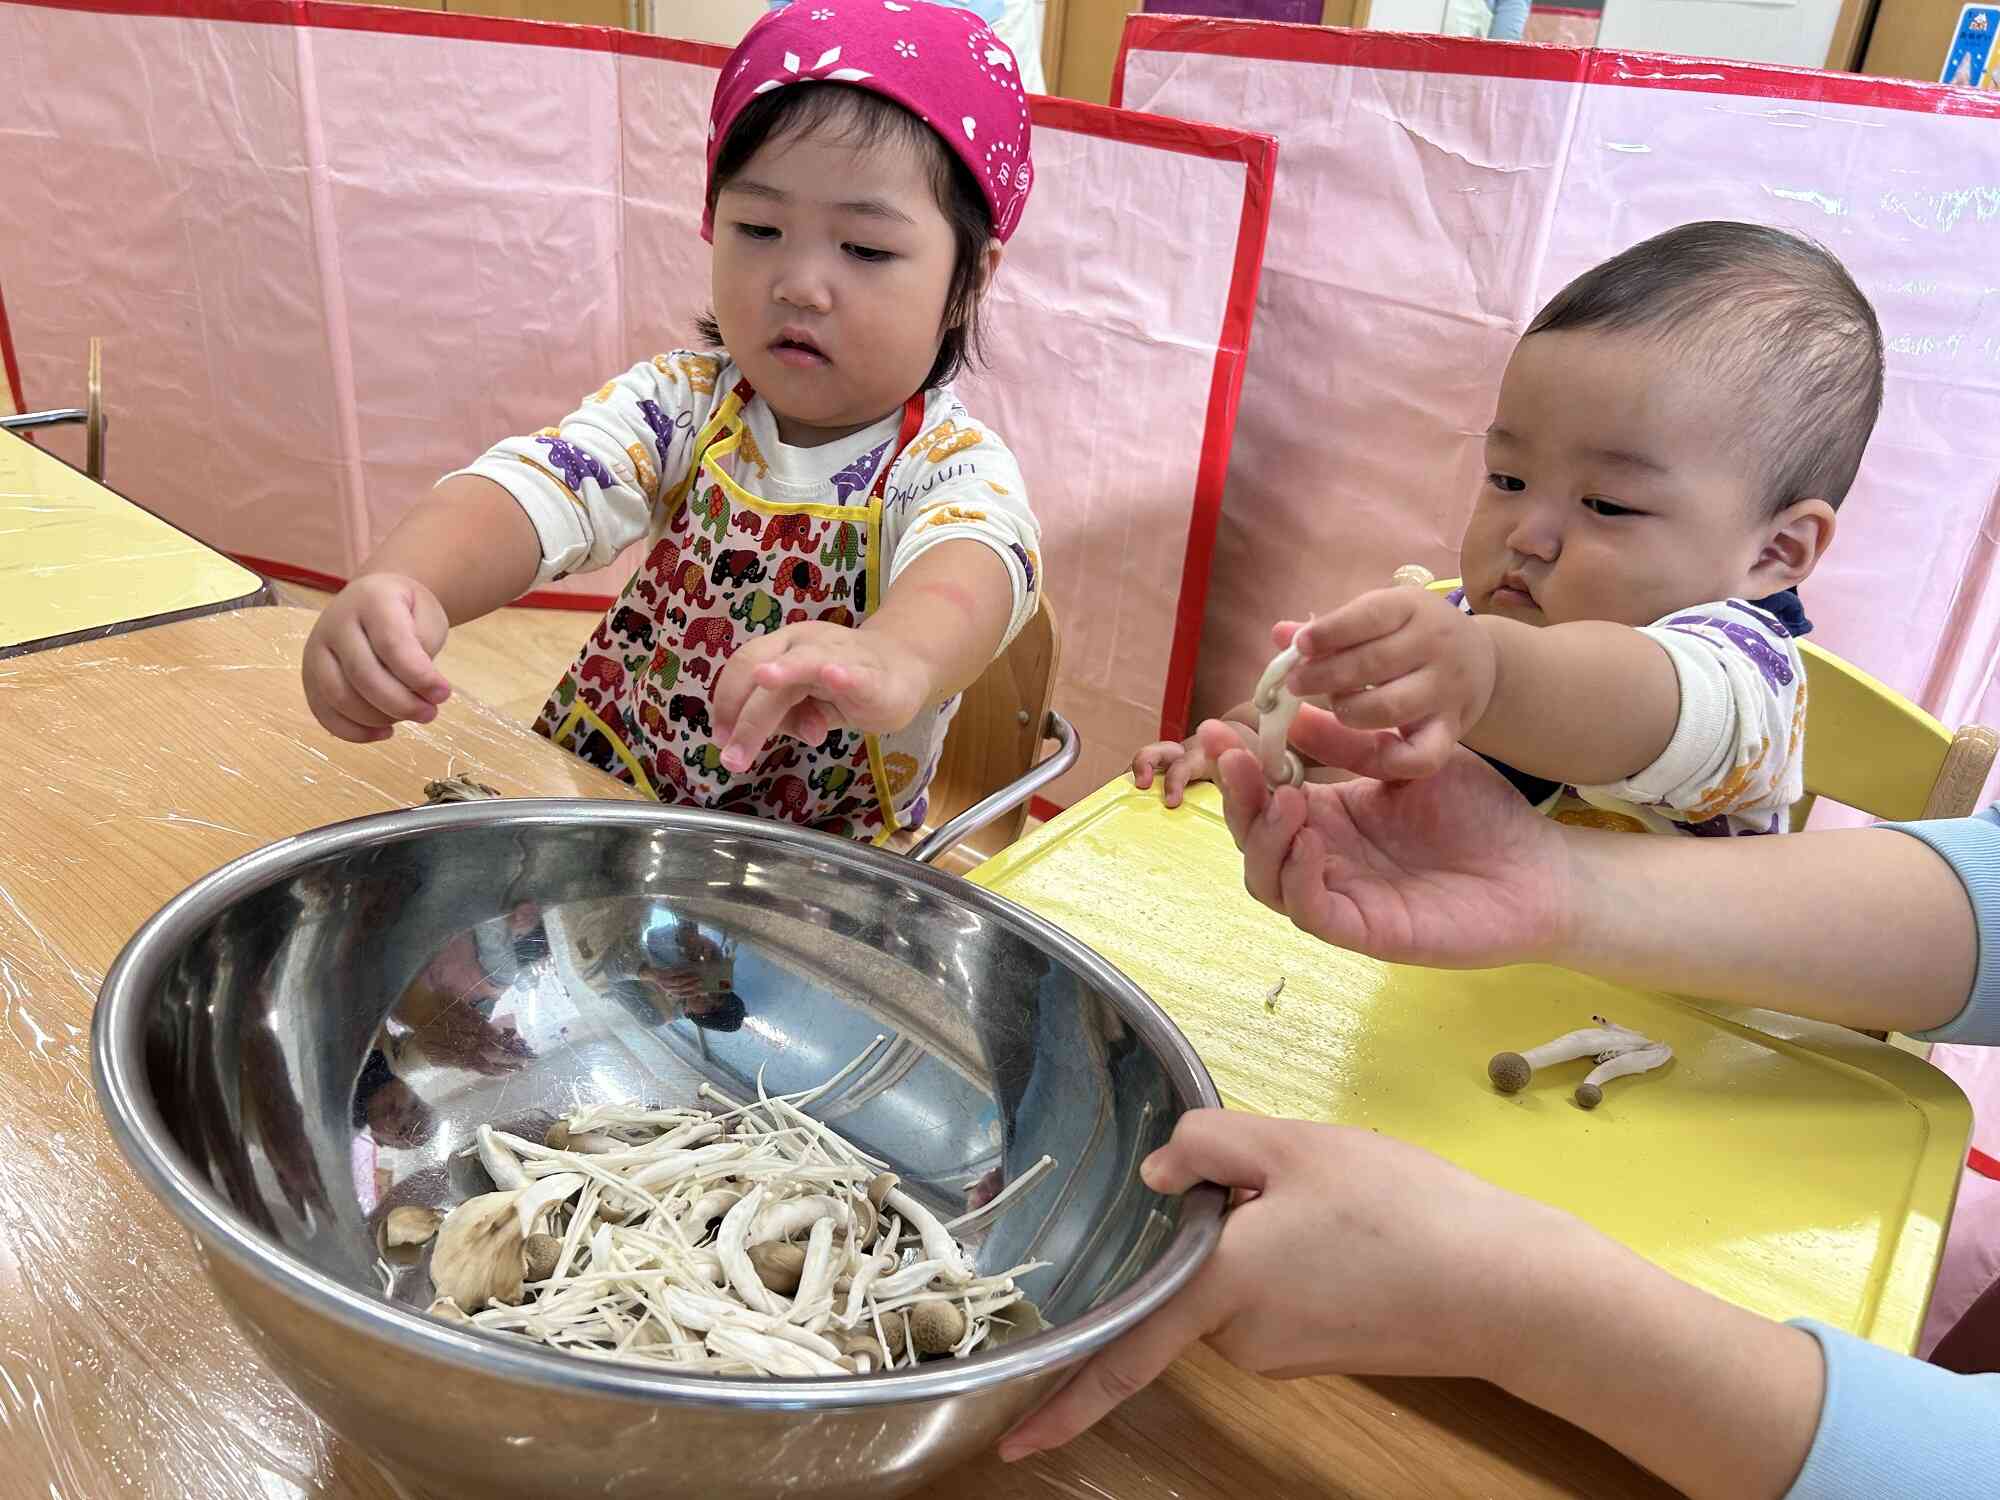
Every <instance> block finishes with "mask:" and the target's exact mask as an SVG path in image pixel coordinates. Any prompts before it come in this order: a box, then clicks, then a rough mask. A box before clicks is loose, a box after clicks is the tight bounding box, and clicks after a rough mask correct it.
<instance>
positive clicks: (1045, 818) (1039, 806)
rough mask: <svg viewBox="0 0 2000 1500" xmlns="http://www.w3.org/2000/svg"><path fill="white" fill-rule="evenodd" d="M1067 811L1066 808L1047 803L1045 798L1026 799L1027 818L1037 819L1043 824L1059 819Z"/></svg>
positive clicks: (1047, 800)
mask: <svg viewBox="0 0 2000 1500" xmlns="http://www.w3.org/2000/svg"><path fill="white" fill-rule="evenodd" d="M1068 811H1069V809H1068V808H1066V807H1057V806H1056V805H1055V803H1053V802H1051V801H1049V799H1048V798H1046V797H1030V798H1029V799H1028V816H1029V817H1031V818H1036V819H1039V820H1040V821H1042V822H1044V823H1047V822H1051V821H1053V820H1054V819H1056V818H1060V817H1061V816H1062V815H1063V814H1064V813H1066V812H1068Z"/></svg>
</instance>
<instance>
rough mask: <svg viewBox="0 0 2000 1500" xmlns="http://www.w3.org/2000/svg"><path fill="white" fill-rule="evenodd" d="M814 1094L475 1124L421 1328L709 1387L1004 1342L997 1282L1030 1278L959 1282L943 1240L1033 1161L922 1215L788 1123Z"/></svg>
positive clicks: (840, 1149) (843, 1370)
mask: <svg viewBox="0 0 2000 1500" xmlns="http://www.w3.org/2000/svg"><path fill="white" fill-rule="evenodd" d="M880 1045H881V1040H880V1039H878V1040H877V1042H876V1043H875V1044H874V1046H871V1047H870V1048H869V1049H868V1051H866V1052H864V1053H863V1054H862V1057H861V1058H859V1059H857V1060H856V1062H855V1063H854V1064H850V1066H849V1067H848V1068H847V1069H843V1070H842V1072H841V1073H840V1074H839V1075H836V1080H835V1081H836V1082H837V1081H838V1079H839V1078H844V1077H846V1076H847V1075H848V1074H849V1073H851V1072H852V1071H853V1070H854V1069H855V1068H856V1067H858V1066H859V1065H860V1064H861V1062H862V1061H865V1059H866V1058H867V1057H868V1056H869V1055H870V1053H872V1052H873V1051H874V1050H875V1047H877V1046H880ZM827 1087H828V1085H821V1086H820V1087H819V1088H817V1089H812V1090H807V1091H804V1092H802V1093H797V1094H791V1095H782V1096H777V1097H772V1096H770V1095H768V1094H766V1093H765V1092H764V1090H763V1088H762V1085H761V1082H760V1085H759V1087H758V1091H757V1098H756V1099H755V1100H754V1101H752V1102H750V1103H746V1104H737V1103H734V1102H733V1101H729V1100H726V1099H724V1098H723V1097H722V1096H721V1095H720V1094H718V1093H716V1092H715V1091H714V1090H712V1089H704V1091H703V1094H702V1097H703V1098H704V1100H707V1101H710V1102H712V1103H714V1104H715V1105H716V1107H715V1108H713V1109H659V1108H654V1107H640V1106H626V1105H595V1106H592V1107H590V1108H588V1109H582V1110H576V1111H573V1112H571V1113H570V1114H569V1115H567V1116H566V1117H564V1118H563V1119H561V1120H558V1121H556V1122H555V1124H553V1125H551V1126H550V1127H549V1128H548V1129H547V1131H546V1132H545V1133H543V1134H542V1137H541V1139H539V1140H537V1139H534V1138H531V1137H528V1136H521V1135H515V1134H513V1133H511V1132H509V1131H506V1130H496V1129H492V1128H490V1127H481V1128H480V1130H479V1131H477V1132H476V1137H475V1144H474V1146H473V1147H472V1151H474V1152H476V1153H477V1155H478V1157H479V1159H480V1162H481V1163H482V1165H484V1166H485V1167H486V1169H487V1172H488V1174H489V1175H490V1176H492V1177H493V1178H494V1182H495V1187H496V1188H497V1189H498V1191H496V1192H492V1193H487V1194H482V1195H480V1196H479V1197H476V1198H473V1199H471V1200H469V1201H468V1202H466V1203H463V1204H460V1205H459V1206H458V1207H457V1208H456V1209H454V1210H452V1213H451V1214H450V1215H448V1216H447V1217H446V1219H445V1221H444V1225H443V1227H442V1228H441V1229H440V1230H439V1232H438V1236H437V1241H438V1242H437V1245H436V1247H435V1248H434V1250H433V1252H432V1265H431V1277H432V1281H433V1284H434V1285H435V1288H436V1293H437V1300H436V1301H435V1302H434V1303H433V1304H432V1312H433V1315H434V1316H437V1317H440V1318H445V1319H448V1320H450V1321H454V1322H463V1321H467V1320H469V1321H470V1322H471V1324H472V1326H474V1327H475V1328H478V1329H481V1330H484V1331H487V1332H493V1333H500V1334H506V1335H513V1336H517V1337H522V1338H526V1339H529V1340H532V1341H534V1342H538V1343H541V1344H544V1345H547V1346H549V1347H553V1348H556V1349H562V1350H567V1351H569V1352H572V1353H576V1354H582V1355H588V1356H590V1357H593V1358H603V1359H621V1360H629V1361H632V1362H635V1363H643V1364H648V1365H654V1366H670V1367H673V1368H676V1369H679V1370H691V1371H700V1372H707V1373H714V1374H724V1375H744V1374H751V1375H769V1376H833V1375H839V1376H847V1375H868V1374H874V1373H878V1372H881V1371H885V1370H889V1369H893V1368H896V1367H897V1366H899V1365H909V1364H914V1363H915V1362H916V1361H917V1360H919V1359H924V1358H945V1357H951V1356H961V1357H962V1356H964V1355H967V1354H970V1353H972V1352H974V1351H975V1350H977V1349H979V1348H980V1347H982V1346H983V1345H984V1344H985V1343H986V1342H987V1341H988V1340H989V1339H992V1338H995V1337H1005V1336H1007V1335H1009V1334H1010V1333H1013V1332H1015V1331H1016V1330H1017V1328H1018V1327H1019V1326H1020V1325H1019V1324H1018V1323H1010V1322H1009V1321H1008V1310H1009V1309H1013V1308H1018V1307H1020V1306H1022V1297H1021V1292H1020V1290H1019V1289H1018V1287H1017V1286H1016V1284H1015V1278H1016V1277H1018V1276H1021V1275H1024V1274H1026V1273H1027V1272H1028V1271H1030V1270H1035V1269H1039V1268H1040V1265H1041V1263H1039V1262H1036V1263H1030V1264H1028V1265H1022V1266H1016V1267H1013V1268H1012V1269H1010V1270H1007V1271H1004V1272H1001V1273H999V1274H997V1275H981V1274H980V1273H979V1272H978V1270H977V1269H976V1267H975V1266H974V1265H973V1262H972V1258H971V1256H970V1254H969V1253H968V1251H967V1248H966V1246H965V1245H964V1244H963V1243H962V1242H961V1241H960V1240H959V1239H958V1238H956V1232H957V1231H960V1230H962V1229H969V1228H970V1227H971V1225H972V1224H973V1223H975V1222H983V1221H984V1220H985V1219H986V1218H989V1217H990V1216H991V1215H992V1213H993V1212H994V1211H995V1210H996V1209H997V1207H998V1205H999V1203H1000V1201H1001V1199H1002V1198H1006V1197H1008V1196H1010V1195H1018V1193H1019V1192H1021V1191H1024V1190H1026V1188H1028V1187H1029V1186H1031V1185H1032V1183H1033V1182H1035V1181H1037V1180H1039V1179H1040V1178H1041V1177H1042V1176H1043V1175H1044V1174H1045V1173H1046V1172H1048V1171H1050V1170H1052V1169H1053V1167H1054V1163H1053V1162H1052V1161H1049V1160H1047V1159H1044V1160H1043V1161H1039V1162H1037V1163H1035V1165H1034V1166H1033V1167H1032V1168H1031V1169H1029V1170H1028V1171H1025V1172H1023V1173H1021V1174H1020V1176H1018V1177H1017V1178H1016V1179H1015V1182H1014V1183H1013V1184H1012V1185H1011V1186H1010V1188H1009V1189H1008V1190H1007V1191H1006V1192H1004V1193H1002V1194H1001V1195H1000V1197H999V1198H996V1199H995V1200H994V1201H993V1202H992V1203H989V1204H988V1205H986V1206H985V1207H984V1208H982V1209H980V1210H978V1211H976V1213H974V1214H972V1215H967V1216H964V1217H963V1218H960V1219H955V1220H952V1221H950V1222H948V1223H947V1222H941V1221H940V1219H939V1216H938V1215H937V1214H936V1213H934V1212H933V1211H932V1210H931V1209H930V1208H929V1207H928V1206H927V1205H926V1204H925V1203H924V1202H923V1201H921V1200H920V1199H919V1198H918V1197H917V1196H916V1195H915V1194H914V1193H912V1192H910V1191H908V1190H907V1189H905V1188H904V1187H903V1186H902V1184H901V1183H900V1182H899V1181H898V1180H897V1178H896V1176H895V1174H893V1173H891V1172H889V1171H888V1170H887V1169H886V1167H885V1166H884V1164H883V1163H881V1162H880V1161H878V1160H876V1159H875V1158H873V1157H870V1156H869V1155H867V1153H865V1152H863V1151H861V1150H859V1149H858V1148H856V1147H855V1146H854V1145H853V1144H852V1143H850V1142H848V1141H845V1140H843V1139H842V1138H841V1137H840V1136H839V1135H838V1134H837V1133H836V1132H834V1131H833V1130H831V1129H830V1128H829V1127H827V1126H826V1125H825V1124H824V1123H823V1122H821V1121H818V1120H815V1119H812V1118H811V1117H810V1116H808V1115H807V1114H805V1112H804V1109H805V1106H807V1105H810V1104H811V1103H813V1102H814V1101H815V1100H817V1099H819V1098H820V1097H822V1096H823V1095H824V1093H825V1092H826V1089H827ZM468 1154H471V1153H470V1152H469V1153H468ZM906 1237H907V1238H908V1239H909V1240H910V1241H911V1244H910V1245H909V1246H907V1247H906V1246H905V1245H904V1240H905V1238H906Z"/></svg>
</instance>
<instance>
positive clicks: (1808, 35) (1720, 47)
mask: <svg viewBox="0 0 2000 1500" xmlns="http://www.w3.org/2000/svg"><path fill="white" fill-rule="evenodd" d="M1839 18H1840V0H1605V5H1604V25H1603V27H1602V28H1601V29H1600V30H1599V31H1598V33H1597V45H1598V46H1600V47H1612V48H1621V49H1631V50H1634V51H1643V52H1681V53H1686V54H1688V55H1690V56H1694V57H1725V58H1729V59H1731V60H1733V61H1736V62H1761V63H1786V64H1790V65H1791V66H1793V67H1800V68H1823V67H1825V66H1826V51H1827V48H1828V47H1830V46H1831V45H1832V44H1833V28H1834V23H1835V22H1836V21H1838V20H1839Z"/></svg>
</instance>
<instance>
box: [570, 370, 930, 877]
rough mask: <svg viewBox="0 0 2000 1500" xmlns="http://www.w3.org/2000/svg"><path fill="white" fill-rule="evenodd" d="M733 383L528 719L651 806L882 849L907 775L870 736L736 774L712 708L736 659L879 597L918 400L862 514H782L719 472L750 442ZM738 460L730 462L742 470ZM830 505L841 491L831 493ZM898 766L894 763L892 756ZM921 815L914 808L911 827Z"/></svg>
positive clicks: (861, 614)
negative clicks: (755, 645)
mask: <svg viewBox="0 0 2000 1500" xmlns="http://www.w3.org/2000/svg"><path fill="white" fill-rule="evenodd" d="M753 394H754V393H753V392H752V391H751V389H750V383H749V382H748V381H742V382H739V383H738V384H737V386H736V388H735V390H734V391H732V392H731V393H730V395H729V396H728V398H727V399H726V400H724V402H723V403H722V405H721V407H720V408H718V410H717V411H716V413H715V415H714V416H713V417H711V418H710V419H709V421H708V424H707V426H705V427H704V428H702V430H701V433H700V434H699V436H698V437H697V438H696V440H695V455H694V459H693V461H692V463H691V464H690V466H689V471H688V478H687V480H685V481H684V482H683V484H682V486H681V488H680V491H679V492H678V493H677V494H675V495H672V496H670V497H669V498H668V499H667V500H666V501H664V502H663V511H664V514H665V519H664V520H663V521H662V522H661V523H660V524H659V525H658V526H657V528H656V529H655V531H654V532H653V534H652V537H651V548H650V550H649V551H648V553H647V555H646V558H645V561H644V562H642V563H641V564H640V566H639V570H638V572H636V573H635V574H633V576H632V581H631V582H630V583H628V584H626V586H625V590H624V592H623V593H622V594H620V595H619V597H618V602H617V603H616V604H614V605H613V606H612V607H611V609H610V611H609V612H608V613H607V614H606V615H605V616H604V619H603V620H602V621H601V622H599V624H598V627H597V630H596V632H595V633H594V634H593V635H592V636H591V638H590V640H589V642H588V643H587V644H586V645H585V646H584V648H583V650H582V652H581V653H580V654H579V655H578V656H577V659H576V660H575V662H573V663H572V664H571V666H570V669H569V670H568V671H567V672H566V673H564V674H563V677H562V680H561V681H560V682H558V683H557V684H556V689H555V691H554V692H553V693H552V694H550V696H549V700H548V702H547V703H545V704H544V705H543V706H542V712H541V715H540V717H539V718H538V719H537V720H536V721H535V729H536V731H537V732H538V733H541V734H544V735H547V736H548V737H549V738H550V739H551V740H553V741H554V742H555V743H556V744H558V745H561V746H563V747H564V748H565V749H567V750H569V751H570V752H571V753H572V754H574V755H576V756H577V757H579V758H580V759H582V760H585V761H588V762H589V763H590V764H591V765H594V766H597V767H598V768H599V769H601V770H605V771H609V772H610V773H611V774H612V775H614V776H616V777H618V778H619V779H620V780H621V781H626V782H629V783H631V784H632V785H634V786H636V787H638V788H640V789H641V790H642V791H645V792H648V793H650V794H651V795H652V796H653V797H654V798H655V799H656V800H657V801H661V802H669V803H676V804H680V805H683V806H691V807H706V808H717V809H722V810H729V811H735V812H742V813H748V814H750V815H752V816H755V817H762V818H774V819H778V820H782V821H784V822H790V823H801V824H805V825H807V826H809V827H814V828H821V829H825V830H827V831H828V832H832V833H839V834H844V835H847V836H848V837H852V838H864V839H870V840H872V841H874V842H875V843H878V844H879V843H882V842H884V841H885V840H887V839H888V838H889V837H890V836H891V835H892V834H894V833H895V832H896V831H897V829H898V827H899V826H900V825H899V824H898V822H897V818H896V812H895V806H894V797H895V794H896V792H897V791H899V790H901V789H902V785H903V784H904V782H905V781H906V778H905V779H899V778H896V777H895V776H894V775H893V774H892V773H893V771H894V770H900V769H902V768H901V767H900V766H897V767H893V768H892V767H890V766H888V765H886V764H885V762H884V757H883V753H882V749H881V746H880V744H879V743H878V742H877V739H876V737H875V736H874V735H870V734H861V733H859V732H857V731H854V730H845V729H836V730H835V731H834V732H833V733H832V734H830V735H828V736H827V738H826V740H825V741H824V742H823V743H821V744H819V745H817V746H812V747H807V746H805V745H801V744H799V743H798V742H797V741H795V740H789V739H775V740H773V741H772V742H771V743H770V744H769V745H767V746H766V747H765V750H764V754H763V757H762V758H761V759H760V760H759V761H758V762H757V763H756V764H755V765H753V766H751V768H750V769H749V770H748V771H745V772H743V773H741V774H734V773H732V772H730V771H729V770H728V769H727V768H725V767H724V766H723V764H722V746H721V744H720V743H719V742H718V741H717V740H716V738H715V735H714V726H713V724H712V722H711V716H710V712H709V704H710V698H711V695H712V692H713V689H714V686H715V680H716V678H718V677H719V676H720V675H721V673H722V668H723V665H724V664H725V663H726V662H727V661H728V660H729V658H730V656H731V655H732V654H734V652H735V650H736V648H737V647H738V646H739V645H741V644H743V643H744V642H745V641H748V640H750V639H752V638H753V637H755V636H757V635H760V634H761V635H768V634H770V633H771V632H772V631H775V630H777V629H778V628H779V627H780V626H782V625H795V624H798V623H800V622H802V621H806V620H823V621H828V622H830V623H833V624H838V625H850V626H851V625H856V624H859V623H860V621H861V620H863V619H865V618H867V615H868V612H869V611H870V610H872V609H874V608H876V607H877V606H878V605H879V604H880V602H881V597H882V571H883V570H882V548H881V542H882V495H883V491H884V489H885V487H886V486H887V484H888V479H889V470H890V469H891V468H893V467H894V466H895V462H896V459H897V457H898V456H899V455H900V454H901V453H902V452H903V450H904V449H906V448H908V447H909V445H910V444H911V443H912V442H914V441H915V440H916V436H917V433H918V431H919V430H920V428H921V427H922V424H923V397H922V394H921V393H919V394H918V395H917V396H914V397H912V398H911V400H910V402H909V404H908V406H906V407H905V408H904V412H903V425H902V432H901V435H900V436H899V437H898V438H897V441H896V446H895V448H894V450H892V451H890V452H887V453H884V454H882V455H881V461H880V463H879V465H878V466H877V470H876V474H875V482H874V486H873V488H871V489H870V490H869V492H868V496H867V499H866V500H865V501H864V502H863V503H861V504H858V505H856V504H847V505H842V504H831V505H822V504H791V503H786V502H782V501H772V500H765V499H761V498H759V497H758V496H755V495H752V494H750V493H749V492H748V491H747V490H745V489H744V488H743V487H742V486H741V485H739V484H738V483H737V482H736V481H735V480H734V479H732V478H731V477H730V475H729V473H728V468H729V467H730V465H729V462H728V461H729V460H730V459H731V458H732V457H733V456H737V455H738V452H739V450H740V449H741V448H742V447H743V445H744V443H745V441H746V439H747V438H748V436H749V434H748V430H747V428H746V427H745V425H744V421H743V408H744V407H745V405H747V404H748V403H749V401H750V399H751V397H752V395H753ZM747 457H748V455H743V457H742V458H739V459H738V462H739V463H740V462H742V461H743V458H747ZM836 493H838V491H836ZM896 759H898V760H901V759H902V757H896ZM920 809H921V805H920V804H919V805H918V806H915V807H913V808H912V809H911V812H912V813H914V814H916V815H917V816H918V817H919V818H920V817H921V810H920Z"/></svg>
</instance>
